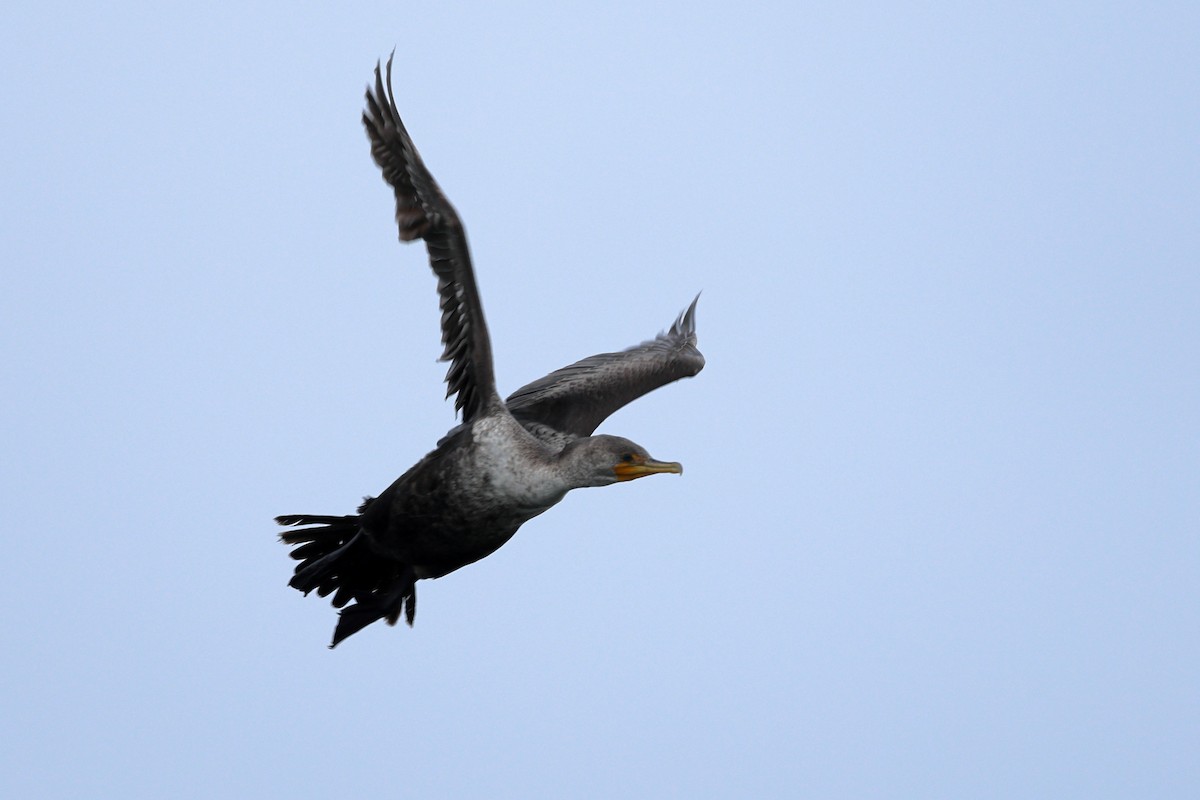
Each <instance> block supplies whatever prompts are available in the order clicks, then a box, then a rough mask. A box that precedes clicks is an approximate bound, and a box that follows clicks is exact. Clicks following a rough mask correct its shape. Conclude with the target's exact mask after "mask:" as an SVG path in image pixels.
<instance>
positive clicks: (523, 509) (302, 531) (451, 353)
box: [276, 59, 704, 647]
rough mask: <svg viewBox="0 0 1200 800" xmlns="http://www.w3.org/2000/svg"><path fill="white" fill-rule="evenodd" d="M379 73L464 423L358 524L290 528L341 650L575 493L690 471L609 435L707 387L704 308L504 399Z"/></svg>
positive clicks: (450, 389)
mask: <svg viewBox="0 0 1200 800" xmlns="http://www.w3.org/2000/svg"><path fill="white" fill-rule="evenodd" d="M391 68H392V61H391V59H389V60H388V65H387V80H386V83H385V81H384V76H383V73H382V71H381V70H380V68H379V66H378V65H377V66H376V68H375V82H374V86H373V87H369V88H368V90H367V96H366V97H367V108H366V111H365V112H364V114H363V125H364V127H365V128H366V131H367V135H368V138H369V139H370V141H371V155H372V157H373V158H374V160H375V163H376V164H377V165H378V166H379V168H380V170H381V172H382V173H383V177H384V179H385V181H386V182H387V183H388V185H390V186H391V187H392V190H393V193H394V195H395V199H396V222H397V226H398V229H399V234H400V239H401V241H411V240H415V239H421V240H423V241H424V242H425V246H426V249H427V250H428V253H429V261H430V266H431V267H432V269H433V272H434V274H435V276H436V277H437V283H438V294H439V297H440V298H441V308H442V323H441V328H442V344H443V348H444V350H443V356H442V358H443V360H445V361H448V362H449V364H450V366H449V370H448V371H447V374H446V383H447V395H448V396H449V395H453V396H454V398H455V408H456V409H457V410H458V411H459V412H460V413H461V414H462V424H461V425H459V426H458V427H456V428H455V429H454V430H452V431H451V432H450V433H449V434H447V435H446V436H445V437H444V438H443V439H442V440H441V441H440V442H439V443H438V446H437V447H436V448H435V449H434V450H433V451H432V452H430V453H429V454H428V455H426V456H425V457H424V458H422V459H421V460H420V461H418V462H417V463H416V464H415V465H413V467H411V468H410V469H409V470H408V471H407V472H405V473H404V474H403V475H402V476H400V477H399V478H398V479H397V480H396V481H395V482H394V483H392V485H391V486H389V487H388V488H387V489H385V490H384V491H383V492H382V493H381V494H380V495H379V496H378V497H374V498H370V497H369V498H367V499H366V500H364V502H363V503H362V505H361V506H360V507H359V508H358V512H357V513H355V514H349V515H344V516H326V515H303V514H301V515H289V516H281V517H277V518H276V521H277V522H279V523H280V524H281V525H286V526H289V527H291V528H292V529H291V530H288V531H286V532H285V533H283V534H282V535H281V537H280V538H281V539H282V540H283V541H284V542H285V543H286V544H289V545H293V546H295V547H294V549H293V550H292V552H291V555H292V557H293V558H295V559H297V560H298V561H299V562H300V563H299V565H298V566H297V567H296V570H295V574H294V575H293V577H292V580H291V581H290V585H291V586H293V587H295V588H296V589H299V590H300V591H302V592H304V593H305V594H308V593H309V592H310V591H315V592H317V594H318V595H320V596H322V597H325V596H330V595H332V603H333V605H334V606H335V607H337V608H340V609H342V610H341V613H340V615H339V619H338V625H337V628H336V629H335V631H334V637H333V643H332V645H331V647H332V646H335V645H337V644H338V643H339V642H341V641H342V640H343V639H345V638H346V637H347V636H350V635H351V634H353V633H355V632H356V631H358V630H361V629H362V628H363V627H365V626H367V625H369V624H371V623H372V622H375V621H376V620H379V619H384V620H386V621H387V622H388V624H395V623H396V622H397V621H398V620H399V619H400V617H401V616H404V617H405V619H406V620H407V622H408V623H409V624H410V625H411V624H412V621H413V618H414V615H415V613H416V581H417V580H420V579H422V578H436V577H440V576H442V575H445V574H447V573H449V572H452V571H454V570H456V569H458V568H460V567H462V566H465V565H466V564H470V563H472V562H474V561H477V560H479V559H481V558H483V557H485V556H487V555H489V554H491V553H492V552H494V551H495V550H496V548H498V547H500V546H501V545H503V544H504V543H505V542H506V541H508V539H509V538H511V537H512V535H513V534H514V533H515V532H516V531H517V529H518V528H519V527H520V526H521V525H522V524H523V523H524V522H525V521H527V520H528V519H531V518H532V517H534V516H536V515H538V514H540V513H542V512H543V511H545V510H546V509H548V508H550V507H551V506H553V505H554V504H555V503H557V502H558V501H559V500H561V499H562V497H563V495H565V494H566V492H568V491H570V490H571V489H575V488H582V487H585V486H603V485H608V484H611V483H617V482H621V481H628V480H633V479H636V478H640V477H645V476H647V475H653V474H658V473H672V472H673V473H678V472H681V471H682V468H681V467H680V466H679V464H677V463H674V462H663V461H657V460H655V459H653V458H651V457H650V455H649V454H648V453H647V452H646V450H645V449H644V448H642V447H641V446H639V445H637V444H635V443H633V442H631V441H629V440H627V439H622V438H620V437H615V436H606V435H595V430H596V428H597V426H599V425H600V424H601V423H602V422H603V421H604V420H605V419H606V418H607V417H608V416H609V415H611V414H612V413H613V412H615V411H616V410H617V409H619V408H621V407H622V406H624V405H626V404H627V403H630V402H632V401H633V400H635V399H637V398H638V397H641V396H642V395H644V394H646V393H647V392H650V391H653V390H654V389H656V388H658V387H660V386H663V385H665V384H667V383H671V382H673V381H676V380H679V379H680V378H684V377H691V376H694V375H696V374H697V373H698V372H699V371H700V370H701V369H702V368H703V366H704V357H703V356H702V355H701V354H700V352H699V350H698V349H697V348H696V327H695V311H696V301H693V302H692V304H691V305H690V306H689V307H688V308H687V310H686V311H684V312H683V313H682V314H680V315H679V317H678V319H676V320H675V323H674V324H673V325H672V326H671V327H670V328H669V329H668V330H667V331H665V332H663V333H660V334H659V335H658V336H657V337H655V338H653V339H650V340H648V341H645V342H643V343H642V344H640V345H637V346H635V347H631V348H629V349H627V350H622V351H618V352H612V353H602V354H599V355H595V356H591V357H589V358H585V359H582V360H581V361H577V362H576V363H574V364H571V365H569V366H567V367H563V368H562V369H559V370H556V371H554V372H552V373H550V374H549V375H546V376H545V377H543V378H540V379H538V380H536V381H533V382H532V383H529V384H527V385H525V386H523V387H522V388H520V389H518V390H517V391H516V392H513V393H512V394H511V395H510V396H509V397H508V399H507V400H503V401H502V400H501V399H500V397H499V396H498V394H497V392H496V386H495V379H494V376H493V369H492V356H491V344H490V340H489V337H488V331H487V326H486V323H485V320H484V316H483V307H482V304H481V302H480V299H479V292H478V289H477V287H476V284H475V277H474V272H473V270H472V266H471V261H470V253H469V251H468V249H467V243H466V234H465V231H464V229H463V226H462V223H461V222H460V221H459V218H458V215H457V213H456V212H455V210H454V208H453V206H451V205H450V203H449V201H447V200H446V198H445V196H444V195H443V193H442V191H441V189H440V188H439V187H438V185H437V183H436V182H435V181H434V179H433V176H432V175H431V174H430V173H429V171H428V169H426V167H425V165H424V162H423V161H422V160H421V157H420V155H419V154H418V153H417V150H416V147H415V146H414V145H413V143H412V140H411V138H410V137H409V135H408V132H407V131H406V130H405V127H404V124H403V122H402V121H401V119H400V115H399V112H398V111H397V109H396V104H395V99H394V97H393V94H392V88H391V71H392V70H391Z"/></svg>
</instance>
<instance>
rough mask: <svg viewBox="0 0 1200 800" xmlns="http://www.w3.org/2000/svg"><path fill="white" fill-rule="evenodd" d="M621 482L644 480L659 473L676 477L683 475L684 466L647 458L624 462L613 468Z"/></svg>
mask: <svg viewBox="0 0 1200 800" xmlns="http://www.w3.org/2000/svg"><path fill="white" fill-rule="evenodd" d="M613 472H615V473H616V474H617V480H619V481H631V480H633V479H634V478H644V477H646V476H647V475H654V474H657V473H659V472H670V473H672V474H674V475H682V474H683V465H682V464H680V463H679V462H678V461H655V460H654V459H652V458H647V459H645V460H644V461H622V462H621V463H620V464H617V465H616V466H615V467H613Z"/></svg>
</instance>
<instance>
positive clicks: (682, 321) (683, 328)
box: [671, 289, 704, 334]
mask: <svg viewBox="0 0 1200 800" xmlns="http://www.w3.org/2000/svg"><path fill="white" fill-rule="evenodd" d="M703 293H704V290H703V289H702V290H700V291H699V292H696V296H695V298H693V299H692V302H691V304H690V305H689V306H688V307H687V308H685V309H684V310H683V311H681V312H680V313H679V316H678V317H676V318H675V324H674V325H672V326H671V333H675V334H694V333H695V332H696V304H697V303H699V302H700V295H701V294H703Z"/></svg>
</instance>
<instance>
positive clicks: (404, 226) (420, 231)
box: [363, 53, 496, 422]
mask: <svg viewBox="0 0 1200 800" xmlns="http://www.w3.org/2000/svg"><path fill="white" fill-rule="evenodd" d="M394 55H395V54H394V53H393V56H394ZM363 126H364V127H366V129H367V136H368V137H370V139H371V156H372V157H373V158H374V159H375V163H376V164H378V165H379V168H380V170H382V171H383V179H384V180H385V181H387V182H388V184H389V185H390V186H391V187H392V189H393V190H394V191H395V193H396V223H397V225H398V226H399V228H400V241H402V242H410V241H412V240H414V239H424V240H425V247H426V249H428V250H429V264H430V266H432V267H433V271H434V274H436V275H437V279H438V295H440V297H441V306H442V345H443V348H444V349H443V351H442V360H443V361H449V362H450V368H449V369H448V370H447V371H446V396H447V397H449V396H450V395H452V394H453V395H455V399H454V407H455V409H457V410H459V411H461V412H462V418H463V422H470V421H471V420H472V419H474V418H475V417H476V416H477V415H479V414H481V413H482V411H483V409H484V407H485V406H486V405H487V402H488V400H489V399H490V398H491V397H493V396H495V393H496V382H495V376H494V373H493V372H492V345H491V341H490V339H489V338H488V331H487V324H486V322H485V321H484V318H483V306H482V305H481V304H480V302H479V290H478V289H477V288H476V286H475V273H474V271H473V270H472V268H471V254H470V252H469V251H468V249H467V235H466V231H465V230H464V229H463V226H462V223H461V222H460V221H459V219H458V214H457V213H456V212H455V210H454V206H452V205H450V201H449V200H447V199H446V196H445V195H443V194H442V190H441V189H440V188H438V185H437V182H436V181H434V179H433V176H432V175H430V174H429V170H428V169H426V167H425V164H424V162H423V161H421V156H420V154H418V153H417V148H416V147H415V146H414V145H413V142H412V139H411V138H409V135H408V131H407V130H405V128H404V123H403V122H402V121H401V120H400V112H398V111H397V110H396V99H395V97H394V95H393V94H392V57H389V58H388V63H387V88H386V91H385V89H384V80H383V75H382V74H381V72H380V67H379V64H378V63H377V64H376V65H375V86H374V88H372V87H367V108H366V110H365V111H364V112H363Z"/></svg>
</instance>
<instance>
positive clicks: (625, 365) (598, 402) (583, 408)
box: [505, 295, 704, 436]
mask: <svg viewBox="0 0 1200 800" xmlns="http://www.w3.org/2000/svg"><path fill="white" fill-rule="evenodd" d="M699 300H700V296H699V295H697V296H696V299H695V300H693V301H692V304H691V305H690V306H688V308H687V310H686V311H684V312H683V313H682V314H680V315H679V317H678V318H677V319H676V320H675V324H674V325H672V326H671V328H670V330H668V331H666V332H665V333H660V334H659V335H658V336H657V337H655V338H654V339H651V340H650V341H648V342H642V343H641V344H639V345H638V346H637V347H631V348H629V349H628V350H625V351H622V352H620V353H601V354H599V355H595V356H591V357H589V358H585V359H583V360H582V361H576V362H575V363H574V364H572V365H571V366H569V367H563V368H562V369H559V370H555V371H554V372H551V373H550V374H549V375H547V376H546V377H544V378H541V379H539V380H536V381H534V382H533V383H530V384H528V385H526V386H522V387H521V388H520V389H518V390H517V391H515V392H513V393H512V395H511V396H509V398H508V400H506V401H505V403H506V404H507V405H508V410H509V411H511V412H512V415H513V416H514V417H516V418H517V419H518V420H520V421H521V422H523V423H526V424H529V423H534V424H540V425H545V426H548V427H549V428H552V429H553V430H555V431H558V432H560V433H563V434H568V435H571V436H591V435H592V432H593V431H595V430H596V428H597V426H599V425H600V423H601V422H603V421H604V420H605V419H607V418H608V416H609V415H610V414H612V413H613V412H614V411H616V410H617V409H619V408H621V407H622V406H624V405H626V404H627V403H631V402H633V401H634V400H636V399H638V398H639V397H641V396H642V395H644V394H646V393H648V392H652V391H654V390H655V389H657V388H658V387H660V386H665V385H666V384H668V383H671V382H672V381H677V380H679V379H680V378H690V377H692V376H693V375H695V374H696V373H698V372H699V371H700V370H701V369H703V368H704V356H702V355H701V354H700V351H699V350H697V349H696V303H697V302H698V301H699Z"/></svg>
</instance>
